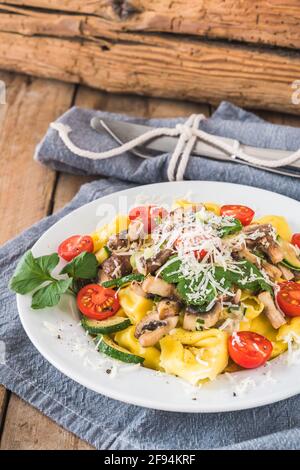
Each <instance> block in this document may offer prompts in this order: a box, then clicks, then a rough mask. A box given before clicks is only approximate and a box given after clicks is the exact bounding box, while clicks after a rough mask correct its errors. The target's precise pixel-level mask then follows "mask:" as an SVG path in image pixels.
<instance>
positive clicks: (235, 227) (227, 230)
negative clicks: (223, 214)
mask: <svg viewBox="0 0 300 470" xmlns="http://www.w3.org/2000/svg"><path fill="white" fill-rule="evenodd" d="M230 222H232V225H223V226H221V227H220V228H219V229H218V235H219V237H221V238H223V237H227V236H228V235H233V234H234V233H237V232H240V231H241V230H242V228H243V225H242V223H241V222H240V221H239V220H238V219H234V218H233V219H232V221H230Z"/></svg>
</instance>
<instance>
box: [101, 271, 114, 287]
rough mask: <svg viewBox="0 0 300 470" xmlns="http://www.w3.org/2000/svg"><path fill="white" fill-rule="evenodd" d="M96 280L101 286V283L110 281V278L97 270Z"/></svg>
mask: <svg viewBox="0 0 300 470" xmlns="http://www.w3.org/2000/svg"><path fill="white" fill-rule="evenodd" d="M98 280H99V282H100V284H102V282H106V281H111V280H112V277H111V276H109V275H108V274H107V273H106V272H104V271H103V269H99V271H98Z"/></svg>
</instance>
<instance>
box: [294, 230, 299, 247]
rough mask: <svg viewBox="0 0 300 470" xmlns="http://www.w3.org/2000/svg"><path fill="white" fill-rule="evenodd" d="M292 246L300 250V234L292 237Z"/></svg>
mask: <svg viewBox="0 0 300 470" xmlns="http://www.w3.org/2000/svg"><path fill="white" fill-rule="evenodd" d="M292 244H293V245H295V246H297V247H298V248H300V233H294V235H293V236H292Z"/></svg>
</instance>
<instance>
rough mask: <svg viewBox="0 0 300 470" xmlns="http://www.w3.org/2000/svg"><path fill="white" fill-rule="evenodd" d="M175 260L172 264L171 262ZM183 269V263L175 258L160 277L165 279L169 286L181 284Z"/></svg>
mask: <svg viewBox="0 0 300 470" xmlns="http://www.w3.org/2000/svg"><path fill="white" fill-rule="evenodd" d="M172 259H173V260H174V261H173V262H172V263H171V262H170V261H171V260H172ZM180 268H181V261H180V260H179V259H178V258H177V256H173V257H172V258H170V260H169V261H168V265H167V266H166V267H165V268H164V269H163V270H162V271H161V273H160V276H161V277H162V278H163V280H164V281H166V282H168V283H169V284H176V283H177V282H179V281H180V280H181V279H182V278H183V276H182V274H181V272H180Z"/></svg>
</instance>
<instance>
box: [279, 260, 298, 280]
mask: <svg viewBox="0 0 300 470" xmlns="http://www.w3.org/2000/svg"><path fill="white" fill-rule="evenodd" d="M278 268H279V269H280V271H281V274H282V277H283V278H284V279H285V280H286V281H292V279H294V278H295V275H294V273H293V272H292V271H291V270H290V269H289V268H287V267H286V266H283V265H282V264H280V265H279V266H278Z"/></svg>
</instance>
